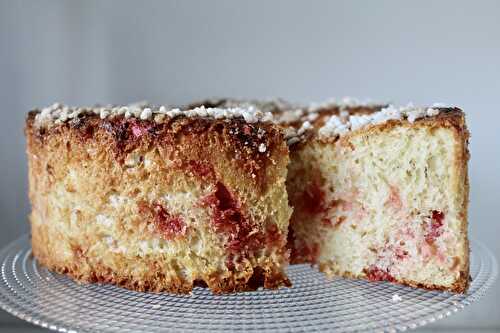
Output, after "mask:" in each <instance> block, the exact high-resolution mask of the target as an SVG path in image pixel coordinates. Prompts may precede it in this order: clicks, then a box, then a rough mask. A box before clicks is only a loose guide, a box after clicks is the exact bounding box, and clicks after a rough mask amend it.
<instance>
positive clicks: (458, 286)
mask: <svg viewBox="0 0 500 333" xmlns="http://www.w3.org/2000/svg"><path fill="white" fill-rule="evenodd" d="M312 265H314V264H312ZM319 270H320V271H321V272H324V273H327V274H326V275H327V277H328V278H330V279H333V278H335V277H343V278H346V279H352V280H357V279H360V278H362V279H366V276H355V275H353V274H351V273H350V272H342V273H340V272H334V273H332V272H331V269H330V267H329V265H328V264H320V265H319ZM464 279H465V280H466V281H467V284H464V283H463V282H464ZM468 281H469V276H468V274H466V273H463V272H460V278H459V279H458V280H457V281H455V283H453V284H452V285H451V287H444V286H440V285H436V284H426V283H421V282H416V281H411V280H406V279H398V280H397V281H385V282H390V283H393V284H397V285H403V286H408V287H413V288H421V289H426V290H435V291H449V292H454V293H459V294H463V293H465V292H466V291H467V288H468Z"/></svg>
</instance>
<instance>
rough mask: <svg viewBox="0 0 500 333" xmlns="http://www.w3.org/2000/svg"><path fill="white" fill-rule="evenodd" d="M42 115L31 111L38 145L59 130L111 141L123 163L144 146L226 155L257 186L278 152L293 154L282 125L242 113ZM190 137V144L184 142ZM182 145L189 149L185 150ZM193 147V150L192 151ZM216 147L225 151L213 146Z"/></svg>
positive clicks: (30, 130) (203, 156)
mask: <svg viewBox="0 0 500 333" xmlns="http://www.w3.org/2000/svg"><path fill="white" fill-rule="evenodd" d="M37 114H39V111H31V112H29V114H28V117H27V119H26V129H25V131H26V135H27V136H28V135H29V136H31V137H32V138H34V139H35V141H37V142H38V144H41V145H43V144H44V142H45V141H46V140H48V139H49V138H50V137H52V136H59V135H63V136H67V137H68V138H69V137H71V138H72V139H74V138H76V140H80V141H82V142H87V141H90V140H97V141H98V142H99V143H100V144H105V145H108V146H109V151H111V152H112V154H113V156H114V157H115V159H116V161H117V163H124V160H125V158H126V156H127V154H128V153H130V152H131V151H133V150H135V149H137V148H138V147H141V148H143V149H148V148H147V147H153V146H161V147H165V148H169V149H171V150H172V151H173V153H175V154H179V152H180V151H182V154H186V156H187V157H186V158H187V159H190V160H191V159H199V160H200V161H206V160H211V159H215V158H216V156H214V155H216V154H224V155H223V156H225V157H227V158H229V159H230V160H232V161H234V162H235V163H236V165H237V166H238V168H240V169H241V170H242V172H244V173H245V174H248V175H249V177H250V178H251V179H252V180H253V181H254V182H255V185H256V186H257V190H259V189H260V190H261V191H264V190H265V188H266V187H267V184H266V182H265V178H266V165H267V164H269V163H275V158H276V155H275V154H279V155H280V156H281V155H284V154H288V150H287V148H286V145H284V135H283V132H282V130H281V128H280V127H279V126H277V125H274V124H272V123H263V122H255V123H247V122H246V121H245V120H244V119H242V118H233V119H214V118H209V117H207V118H204V117H176V118H169V117H166V118H164V120H163V121H162V122H156V121H153V120H142V119H137V118H133V117H131V118H125V117H123V116H117V117H112V118H111V117H109V118H105V119H101V118H100V117H99V115H91V114H86V115H85V116H82V117H76V118H74V119H71V120H69V121H66V122H63V123H59V124H57V125H53V126H51V127H43V126H41V127H40V126H35V124H34V123H35V117H36V115H37ZM187 140H189V141H190V145H184V144H183V143H185V142H186V141H187ZM208 143H211V145H209V144H208ZM180 146H183V147H184V148H182V149H180ZM189 146H191V147H192V149H190V151H186V149H187V148H186V147H189ZM208 146H211V147H212V148H208ZM214 146H215V147H218V149H219V151H209V150H213V147H214ZM188 155H189V156H188ZM195 155H196V156H195ZM180 159H182V158H180ZM270 185H272V184H270Z"/></svg>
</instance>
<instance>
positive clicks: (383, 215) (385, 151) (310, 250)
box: [287, 107, 469, 293]
mask: <svg viewBox="0 0 500 333" xmlns="http://www.w3.org/2000/svg"><path fill="white" fill-rule="evenodd" d="M370 108H371V109H370ZM378 110H380V107H368V108H362V109H354V110H353V109H352V108H344V109H343V111H344V112H347V113H346V114H344V115H342V116H341V115H340V110H339V109H338V108H337V109H335V108H334V109H333V110H327V112H326V116H325V115H323V116H322V117H316V118H315V121H312V122H311V123H310V124H309V125H307V126H305V127H306V129H307V130H303V131H302V133H297V134H298V135H300V137H299V138H297V136H296V137H292V139H294V140H290V139H289V143H291V144H292V145H291V148H290V149H291V164H290V166H289V173H288V180H287V189H288V194H289V198H290V203H291V205H292V206H293V207H294V212H293V215H292V219H291V222H290V233H289V247H290V248H291V249H292V254H291V261H292V262H293V263H304V262H309V263H312V264H316V265H318V266H319V268H320V270H321V271H323V272H325V273H326V274H327V275H328V276H331V277H333V276H343V277H348V278H363V279H368V280H384V281H391V282H396V283H400V284H405V285H409V286H414V287H423V288H426V289H438V290H448V291H453V292H459V293H463V292H465V291H466V290H467V287H468V283H469V281H468V278H469V245H468V239H467V204H468V181H467V160H468V151H467V140H468V132H467V129H466V126H465V119H464V115H463V113H462V112H461V111H460V110H459V109H456V108H448V109H447V108H440V109H437V108H434V109H428V113H429V114H427V116H425V110H424V111H422V110H417V109H415V110H410V109H409V110H407V111H405V112H406V113H401V112H399V111H398V110H396V111H398V112H399V113H398V112H393V111H394V110H389V109H385V110H384V112H383V114H379V113H378V112H377V111H378ZM422 112H423V113H422ZM422 114H423V115H424V116H422ZM363 115H364V116H363ZM306 116H307V115H306ZM303 117H304V116H303ZM303 117H302V119H301V120H302V122H303V121H304V120H305V119H304V118H303ZM342 117H344V118H345V119H344V120H342V119H341V118H342ZM418 118H420V119H418ZM294 126H295V127H296V128H300V127H302V128H304V125H303V123H301V122H297V123H294ZM299 132H300V131H299Z"/></svg>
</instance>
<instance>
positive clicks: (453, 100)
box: [0, 0, 500, 330]
mask: <svg viewBox="0 0 500 333" xmlns="http://www.w3.org/2000/svg"><path fill="white" fill-rule="evenodd" d="M499 94H500V1H477V2H476V1H474V2H473V1H470V2H460V1H440V2H437V1H412V2H410V1H405V2H403V1H365V2H362V1H349V2H348V1H345V2H340V1H339V2H336V1H331V2H326V1H303V2H291V1H252V2H250V1H211V2H209V1H183V2H181V1H170V2H169V1H149V2H146V1H140V2H139V1H137V2H132V1H66V2H65V1H4V0H0V101H1V104H0V105H1V107H0V116H1V117H0V159H1V160H0V161H1V172H0V209H1V212H2V220H1V226H2V229H1V232H0V245H2V246H3V245H4V244H6V243H7V242H8V241H9V240H12V239H14V238H16V237H17V236H19V235H21V234H22V233H23V232H26V231H27V230H28V226H27V221H26V215H27V213H28V211H29V203H28V201H27V196H26V185H27V184H26V159H25V156H24V149H25V141H24V137H23V133H22V128H23V121H24V117H25V114H26V112H27V111H28V110H29V109H30V108H33V107H35V106H45V105H48V104H51V103H53V102H55V101H63V102H66V103H69V104H94V103H96V102H99V103H128V102H134V101H138V100H148V101H151V102H154V103H184V102H187V101H192V100H193V99H199V98H203V97H209V96H231V97H275V96H279V97H283V98H286V99H291V100H294V101H312V100H315V101H321V100H323V99H326V98H328V97H331V96H336V97H342V96H346V95H349V96H354V97H359V98H373V99H376V100H381V101H393V102H396V103H402V104H406V103H407V102H409V101H413V102H414V103H416V104H430V103H433V102H445V103H450V104H455V105H458V106H460V107H462V108H463V109H464V110H465V112H466V114H467V121H468V125H469V128H470V131H471V133H472V138H471V145H470V150H471V154H472V159H471V161H470V177H471V196H470V213H469V218H470V233H471V235H472V237H474V238H476V239H479V240H481V241H482V242H484V243H485V244H487V245H488V246H489V247H490V249H492V250H493V251H494V252H495V253H496V255H497V257H500V241H498V237H499V234H500V220H499V215H500V214H499V210H500V199H499V197H500V191H499V187H500V181H499V178H500V177H499V175H498V174H499V172H500V161H499V159H500V126H499V122H500V115H499V113H498V111H499V110H500V101H499V98H498V96H499ZM499 299H500V288H499V284H498V282H497V283H496V285H495V286H494V289H493V290H490V292H489V294H488V295H487V296H486V297H485V298H484V299H482V300H481V301H480V302H478V303H477V304H475V305H473V306H471V307H470V308H468V309H467V311H464V312H463V313H460V314H458V315H455V316H453V317H452V318H449V319H446V320H444V321H442V322H439V323H436V324H435V326H434V327H447V328H454V327H462V328H469V329H471V330H475V329H477V328H489V329H495V328H500V309H499V307H500V306H499V305H500V304H499ZM0 322H4V323H5V322H11V323H15V324H16V325H17V324H19V323H20V322H18V321H15V320H14V319H12V318H11V317H10V316H8V315H6V314H3V313H2V314H0ZM0 327H1V326H0Z"/></svg>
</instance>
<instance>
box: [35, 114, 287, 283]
mask: <svg viewBox="0 0 500 333" xmlns="http://www.w3.org/2000/svg"><path fill="white" fill-rule="evenodd" d="M113 110H115V111H116V109H113ZM113 110H111V111H110V110H106V109H104V108H102V109H101V110H100V111H99V110H90V111H89V110H87V111H85V110H84V111H82V112H77V111H78V110H71V109H67V108H66V110H65V109H64V107H62V106H54V107H52V108H51V109H50V110H48V111H47V110H45V114H44V115H42V113H44V111H36V112H31V113H30V114H29V116H28V118H27V121H26V130H25V132H26V137H27V153H28V162H29V196H30V200H31V203H32V212H31V216H30V221H31V228H32V232H31V233H32V246H33V254H34V256H35V257H36V258H37V259H38V260H39V262H40V263H41V264H43V265H45V266H47V267H48V268H49V269H51V270H54V271H57V272H59V273H63V274H67V275H69V276H71V277H72V278H74V279H75V280H77V281H80V282H102V283H112V284H117V285H120V286H123V287H126V288H129V289H133V290H137V291H168V292H175V293H188V292H190V291H191V290H192V288H193V286H195V285H206V286H208V287H209V288H210V289H211V290H212V291H213V292H215V293H222V292H233V291H243V290H253V289H256V288H258V287H265V288H278V287H280V286H285V285H290V282H289V281H288V279H287V277H286V275H285V272H284V269H285V267H286V265H287V263H288V250H287V249H286V247H285V245H286V238H287V232H288V221H289V217H290V215H291V209H290V207H289V206H288V199H287V192H286V188H285V180H286V174H287V164H288V161H289V157H288V148H287V146H286V144H285V142H284V139H283V133H282V132H281V130H280V129H279V128H278V127H277V126H275V125H273V124H271V123H269V122H264V121H260V120H258V121H256V120H255V119H245V118H246V117H247V116H248V114H246V113H245V114H243V113H242V112H240V113H239V114H238V115H242V114H243V115H244V116H245V117H242V116H236V117H230V113H231V112H232V111H231V110H217V112H215V113H214V111H213V110H211V111H210V112H208V115H207V110H205V109H202V110H201V111H200V110H198V111H199V112H198V116H196V115H194V116H193V112H191V113H190V114H188V115H187V116H186V113H183V112H181V111H179V110H175V112H170V113H168V112H165V111H164V110H163V112H158V113H156V114H155V112H154V111H151V109H143V110H142V111H140V112H136V114H135V115H134V114H130V112H129V111H126V110H124V109H123V108H122V109H118V110H119V111H116V112H113ZM80 111H81V110H80ZM160 111H162V110H161V109H160ZM195 113H196V112H195ZM68 114H70V115H73V117H68V116H67V115H68ZM210 114H211V115H210ZM250 116H253V115H250ZM141 118H142V119H141ZM247 120H248V121H247Z"/></svg>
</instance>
